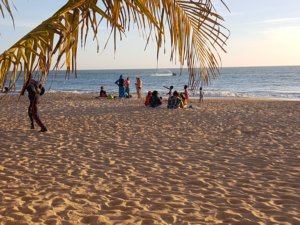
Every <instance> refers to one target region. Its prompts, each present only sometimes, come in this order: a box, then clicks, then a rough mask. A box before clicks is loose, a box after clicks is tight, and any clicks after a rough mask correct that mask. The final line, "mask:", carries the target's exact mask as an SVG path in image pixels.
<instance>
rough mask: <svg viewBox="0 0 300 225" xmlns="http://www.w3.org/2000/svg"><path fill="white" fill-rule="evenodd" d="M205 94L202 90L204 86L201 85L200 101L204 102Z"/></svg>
mask: <svg viewBox="0 0 300 225" xmlns="http://www.w3.org/2000/svg"><path fill="white" fill-rule="evenodd" d="M203 96H204V92H203V91H202V87H200V90H199V97H200V98H199V102H203Z"/></svg>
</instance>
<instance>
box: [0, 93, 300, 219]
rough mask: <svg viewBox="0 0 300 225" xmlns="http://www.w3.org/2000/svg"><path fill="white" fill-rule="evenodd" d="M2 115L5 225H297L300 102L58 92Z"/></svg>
mask: <svg viewBox="0 0 300 225" xmlns="http://www.w3.org/2000/svg"><path fill="white" fill-rule="evenodd" d="M17 99H18V96H16V95H9V96H7V97H6V98H4V99H2V100H1V106H2V107H0V118H1V123H0V143H1V144H0V178H1V179H0V186H1V189H0V199H1V203H0V223H4V224H61V223H64V224H117V223H119V224H201V225H202V224H203V225H206V224H236V225H237V224H255V225H259V224H270V223H272V224H289V225H293V224H297V223H299V222H300V217H299V215H300V208H299V202H300V196H299V190H300V183H299V182H297V180H298V177H299V172H300V171H299V160H300V158H299V147H300V141H299V135H300V130H299V125H298V124H297V121H299V111H300V103H299V102H297V101H272V100H268V101H266V100H247V99H243V100H238V99H233V100H229V99H226V100H225V101H224V100H207V101H204V102H203V103H201V104H199V103H198V101H197V100H196V101H193V100H192V105H193V108H188V109H183V110H182V109H175V110H172V109H167V108H166V104H165V102H164V103H163V104H164V106H163V107H161V108H157V109H152V108H146V107H145V106H144V105H143V101H142V100H138V99H136V98H132V99H128V100H127V99H123V100H119V99H118V100H108V99H96V98H95V95H94V94H71V93H67V94H66V93H59V94H57V93H55V94H51V93H46V94H45V95H44V96H43V97H42V101H41V103H40V105H39V112H40V118H41V120H42V121H43V122H44V123H45V125H46V126H47V128H48V132H45V133H40V132H38V130H39V129H38V128H36V129H34V130H31V129H30V124H29V120H28V116H27V107H28V105H29V101H28V98H27V96H26V95H25V96H23V97H21V98H20V100H19V101H17Z"/></svg>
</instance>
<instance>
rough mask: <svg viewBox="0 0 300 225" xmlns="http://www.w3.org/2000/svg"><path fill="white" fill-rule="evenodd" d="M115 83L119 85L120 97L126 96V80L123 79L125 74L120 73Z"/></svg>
mask: <svg viewBox="0 0 300 225" xmlns="http://www.w3.org/2000/svg"><path fill="white" fill-rule="evenodd" d="M115 84H116V85H118V86H119V98H125V81H124V79H123V75H120V77H119V79H118V80H116V82H115Z"/></svg>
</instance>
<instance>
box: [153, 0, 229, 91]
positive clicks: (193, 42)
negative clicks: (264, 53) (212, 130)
mask: <svg viewBox="0 0 300 225" xmlns="http://www.w3.org/2000/svg"><path fill="white" fill-rule="evenodd" d="M221 2H222V3H224V2H223V1H222V0H221ZM149 4H153V3H152V1H149ZM154 5H155V4H154ZM156 5H157V3H156ZM225 6H226V5H225ZM153 7H154V6H153ZM157 7H159V9H157V10H156V11H155V12H156V13H157V12H160V13H159V14H158V16H157V19H159V20H161V21H162V22H161V27H160V29H161V30H164V32H167V31H168V32H169V36H170V42H171V60H175V59H176V55H178V57H179V59H178V60H179V62H180V65H181V66H183V65H185V63H186V65H187V67H188V69H189V74H190V77H189V78H190V79H189V85H190V86H191V88H192V89H195V88H196V87H197V86H199V85H201V83H204V84H207V83H208V82H209V79H211V78H215V77H216V76H217V75H218V74H219V67H220V63H221V59H220V57H219V54H218V49H221V50H222V51H225V49H224V45H226V40H227V39H228V36H229V30H228V29H226V28H225V27H224V26H223V25H222V24H221V23H220V22H221V21H223V18H222V17H221V16H220V15H219V14H217V13H216V12H215V8H214V6H213V4H212V2H211V1H210V0H201V1H199V0H197V1H196V0H194V1H193V0H177V1H161V5H158V6H157ZM167 29H168V30H167ZM161 35H162V34H161V32H158V33H157V38H156V40H157V49H158V51H159V49H160V47H161V41H162V40H163V38H162V37H161ZM199 79H200V80H201V81H199Z"/></svg>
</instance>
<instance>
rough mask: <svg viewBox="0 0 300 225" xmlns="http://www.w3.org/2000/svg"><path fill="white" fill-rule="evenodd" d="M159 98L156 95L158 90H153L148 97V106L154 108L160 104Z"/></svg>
mask: <svg viewBox="0 0 300 225" xmlns="http://www.w3.org/2000/svg"><path fill="white" fill-rule="evenodd" d="M161 103H162V102H161V98H160V97H158V92H157V91H153V92H152V96H151V98H150V107H152V108H155V107H157V106H160V105H161Z"/></svg>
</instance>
